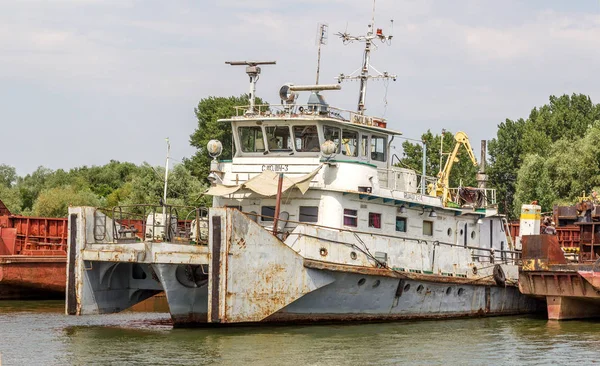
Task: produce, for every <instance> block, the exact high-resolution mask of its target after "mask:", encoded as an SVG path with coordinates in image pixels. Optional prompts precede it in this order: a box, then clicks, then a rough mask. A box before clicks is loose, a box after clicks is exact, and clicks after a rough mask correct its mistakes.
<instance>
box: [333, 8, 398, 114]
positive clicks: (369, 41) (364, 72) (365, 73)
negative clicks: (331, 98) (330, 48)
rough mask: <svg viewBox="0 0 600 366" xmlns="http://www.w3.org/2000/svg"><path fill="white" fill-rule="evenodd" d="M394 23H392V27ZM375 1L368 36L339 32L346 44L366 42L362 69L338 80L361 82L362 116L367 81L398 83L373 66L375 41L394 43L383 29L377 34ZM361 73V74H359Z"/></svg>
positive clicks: (360, 100) (340, 76)
mask: <svg viewBox="0 0 600 366" xmlns="http://www.w3.org/2000/svg"><path fill="white" fill-rule="evenodd" d="M393 22H394V21H393V20H392V21H391V24H392V27H393V24H394V23H393ZM374 29H375V0H373V13H372V16H371V24H369V25H368V27H367V34H366V35H359V36H353V35H351V34H349V33H347V32H344V33H341V32H338V33H337V36H339V37H340V38H341V39H342V41H343V43H344V44H348V43H352V42H354V41H359V42H365V50H364V51H363V63H362V66H361V68H360V69H358V70H356V71H354V72H353V73H351V74H350V75H344V74H340V75H339V76H338V77H337V79H338V83H341V82H342V80H360V90H359V95H358V108H357V111H358V113H360V114H364V111H365V110H366V107H365V100H366V98H367V81H368V80H369V79H380V80H389V79H392V80H394V81H396V77H397V76H396V75H395V74H389V73H388V72H387V71H384V72H383V73H382V72H379V71H378V70H377V69H376V68H374V67H373V66H371V48H372V46H374V44H373V40H375V39H379V40H380V41H381V42H382V43H388V44H390V43H391V41H392V37H393V36H392V35H389V36H386V35H384V34H383V30H382V29H381V28H377V30H376V31H375V32H373V30H374ZM370 69H371V70H373V71H375V74H374V75H371V74H370V73H369V70H370ZM358 71H360V73H358Z"/></svg>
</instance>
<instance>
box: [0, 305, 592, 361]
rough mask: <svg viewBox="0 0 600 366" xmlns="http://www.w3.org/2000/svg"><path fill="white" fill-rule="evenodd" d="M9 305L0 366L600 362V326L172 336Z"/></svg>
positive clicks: (152, 319)
mask: <svg viewBox="0 0 600 366" xmlns="http://www.w3.org/2000/svg"><path fill="white" fill-rule="evenodd" d="M63 311H64V305H63V303H62V302H61V301H42V302H17V301H0V353H1V355H2V356H1V357H2V358H1V360H2V362H1V365H2V366H6V365H95V364H96V365H107V364H131V365H148V364H151V365H203V364H223V365H294V366H299V365H397V364H413V365H431V364H438V365H441V364H443V365H448V364H456V365H487V364H493V365H501V364H505V365H539V364H550V363H553V364H554V363H555V364H575V363H578V364H582V365H585V364H590V363H595V362H596V361H600V321H597V320H593V321H564V322H555V321H547V320H546V319H544V318H543V317H496V318H477V319H458V320H440V321H407V322H396V323H384V324H360V325H318V326H255V327H238V328H218V329H214V328H213V329H172V327H171V324H170V322H169V315H168V314H162V313H133V312H127V313H121V314H113V315H101V316H81V317H75V316H66V315H64V313H63Z"/></svg>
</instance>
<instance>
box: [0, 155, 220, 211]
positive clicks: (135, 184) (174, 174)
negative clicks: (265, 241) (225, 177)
mask: <svg viewBox="0 0 600 366" xmlns="http://www.w3.org/2000/svg"><path fill="white" fill-rule="evenodd" d="M164 174H165V169H164V167H153V166H151V165H149V164H147V163H144V164H141V165H135V164H133V163H122V162H119V161H114V160H111V161H110V162H109V163H108V164H105V165H102V166H92V167H87V166H83V167H77V168H73V169H71V170H69V171H65V170H63V169H57V170H51V169H48V168H44V167H39V168H38V169H36V170H35V171H34V172H33V173H31V174H27V175H25V176H23V177H20V176H18V175H17V174H16V169H15V168H14V167H12V166H9V165H6V164H3V165H0V200H2V201H3V202H4V204H5V205H6V206H7V208H8V209H9V210H10V211H11V213H13V214H21V215H26V216H42V217H64V216H66V215H67V212H68V207H69V206H71V205H72V206H97V207H114V206H117V205H132V204H142V203H143V204H156V205H159V204H160V201H161V198H162V196H163V188H164ZM167 188H168V190H167V203H168V204H170V205H189V206H201V205H206V204H207V203H208V202H209V201H210V200H209V197H206V196H204V195H203V193H204V192H205V191H206V189H207V184H206V183H204V181H203V180H199V179H197V178H196V177H194V176H192V174H191V172H190V171H189V169H188V168H186V167H185V165H183V164H178V165H175V166H174V167H173V169H172V170H171V171H170V174H169V179H168V184H167Z"/></svg>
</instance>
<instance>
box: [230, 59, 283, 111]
mask: <svg viewBox="0 0 600 366" xmlns="http://www.w3.org/2000/svg"><path fill="white" fill-rule="evenodd" d="M225 63H226V64H228V65H231V66H246V74H248V76H249V77H250V95H249V97H248V101H249V104H250V106H249V108H248V110H247V111H246V114H252V113H254V99H255V97H256V82H257V81H258V79H259V75H260V67H258V65H275V64H277V62H276V61H225Z"/></svg>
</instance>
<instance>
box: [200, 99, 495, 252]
mask: <svg viewBox="0 0 600 366" xmlns="http://www.w3.org/2000/svg"><path fill="white" fill-rule="evenodd" d="M246 108H247V107H246ZM277 108H279V109H277ZM238 111H239V112H238V113H237V115H236V116H234V117H232V118H229V119H223V120H221V122H222V123H230V124H231V126H232V132H233V148H234V150H233V158H232V159H231V160H220V161H218V160H216V159H215V160H214V161H213V164H212V166H211V174H210V180H211V182H212V183H213V187H211V189H210V190H209V192H208V194H209V195H213V197H214V201H213V206H214V207H223V206H227V207H234V208H237V209H239V210H241V211H242V212H244V213H246V214H247V215H249V216H250V217H251V218H253V220H255V221H256V222H257V223H259V224H261V225H263V226H264V227H266V228H267V229H269V230H273V224H274V215H275V209H276V192H277V185H278V177H279V175H280V174H283V177H284V184H283V191H284V192H283V194H282V199H281V209H280V215H279V217H278V220H277V221H278V222H277V227H276V228H275V230H274V231H276V232H278V233H284V234H285V233H287V234H289V233H291V232H292V231H293V230H294V229H295V228H296V227H297V226H298V225H299V224H302V223H307V224H309V225H316V226H319V227H326V228H334V229H342V230H349V231H356V232H365V233H373V234H382V235H391V236H394V237H401V238H405V237H406V238H408V237H410V238H416V239H418V240H427V241H430V240H431V241H441V242H449V243H452V244H459V245H461V246H462V245H464V246H469V245H472V246H479V245H480V240H481V239H483V238H486V240H485V242H487V243H492V238H493V237H494V238H498V237H500V236H501V237H503V238H504V237H505V235H504V225H503V222H502V220H501V218H500V217H496V218H495V219H494V218H492V217H491V216H493V215H490V212H489V211H486V209H485V208H478V209H473V208H471V209H469V210H462V209H460V208H450V207H444V206H443V205H442V202H441V199H440V197H436V196H430V195H428V194H426V193H425V187H426V185H427V184H431V183H432V182H434V180H435V178H433V177H422V176H421V175H420V174H417V173H416V172H415V171H414V170H412V169H406V168H401V167H397V166H394V165H393V162H392V159H393V158H394V159H396V157H394V155H393V154H391V152H390V146H391V143H392V141H393V140H394V138H395V137H396V136H399V135H400V134H401V133H400V132H397V131H393V130H390V129H387V128H386V127H387V126H386V121H385V120H382V119H377V118H373V117H368V116H364V115H359V114H355V113H352V112H349V111H344V110H340V109H335V108H331V107H328V106H327V108H326V109H325V110H323V109H321V110H319V109H316V108H314V106H311V105H307V106H293V107H289V106H285V105H282V106H273V105H270V106H257V107H256V110H255V112H254V113H247V111H246V110H245V109H244V108H239V109H238ZM486 216H487V217H486ZM482 219H483V222H484V225H481V224H482ZM493 221H495V222H493ZM480 233H481V234H480ZM480 236H481V237H480ZM493 242H496V244H494V245H498V249H499V250H500V249H504V250H506V249H507V247H506V246H504V247H503V248H500V242H499V241H497V240H493ZM504 245H506V243H504Z"/></svg>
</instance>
